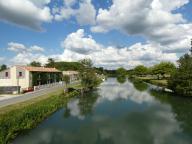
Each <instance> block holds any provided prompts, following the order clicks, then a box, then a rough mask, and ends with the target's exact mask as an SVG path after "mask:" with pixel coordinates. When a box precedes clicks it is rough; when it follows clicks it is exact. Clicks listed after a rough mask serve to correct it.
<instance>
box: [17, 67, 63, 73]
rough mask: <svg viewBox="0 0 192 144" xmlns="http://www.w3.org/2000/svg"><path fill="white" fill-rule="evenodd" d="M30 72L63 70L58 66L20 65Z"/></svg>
mask: <svg viewBox="0 0 192 144" xmlns="http://www.w3.org/2000/svg"><path fill="white" fill-rule="evenodd" d="M19 67H21V68H23V69H25V70H28V71H30V72H61V71H59V70H58V69H56V68H46V67H33V66H19Z"/></svg>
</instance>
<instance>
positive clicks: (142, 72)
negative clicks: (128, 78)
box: [133, 65, 148, 76]
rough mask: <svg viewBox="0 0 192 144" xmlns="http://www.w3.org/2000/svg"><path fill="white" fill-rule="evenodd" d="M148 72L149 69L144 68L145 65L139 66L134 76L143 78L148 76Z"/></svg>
mask: <svg viewBox="0 0 192 144" xmlns="http://www.w3.org/2000/svg"><path fill="white" fill-rule="evenodd" d="M147 72H148V68H147V67H145V66H143V65H138V66H136V67H135V69H134V72H133V73H134V74H135V75H138V76H143V75H146V74H147Z"/></svg>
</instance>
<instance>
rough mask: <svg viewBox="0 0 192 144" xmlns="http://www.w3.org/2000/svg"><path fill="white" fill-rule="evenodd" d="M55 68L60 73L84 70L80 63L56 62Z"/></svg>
mask: <svg viewBox="0 0 192 144" xmlns="http://www.w3.org/2000/svg"><path fill="white" fill-rule="evenodd" d="M55 68H57V69H58V70H60V71H68V70H74V71H79V70H80V69H81V68H82V64H80V63H79V62H55Z"/></svg>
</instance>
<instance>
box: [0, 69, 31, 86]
mask: <svg viewBox="0 0 192 144" xmlns="http://www.w3.org/2000/svg"><path fill="white" fill-rule="evenodd" d="M7 71H8V72H9V77H7V78H6V77H5V72H7ZM20 72H21V73H22V76H19V73H20ZM29 78H30V72H29V71H26V70H24V69H22V68H20V67H17V66H14V67H11V68H10V69H8V70H5V71H2V72H1V73H0V86H4V87H5V86H21V89H25V88H28V87H29V86H30V83H29V81H30V80H29Z"/></svg>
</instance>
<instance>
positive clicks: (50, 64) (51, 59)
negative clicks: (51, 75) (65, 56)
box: [45, 58, 56, 68]
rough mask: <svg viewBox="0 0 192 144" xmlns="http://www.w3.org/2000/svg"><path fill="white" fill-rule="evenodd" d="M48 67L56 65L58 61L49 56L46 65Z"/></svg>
mask: <svg viewBox="0 0 192 144" xmlns="http://www.w3.org/2000/svg"><path fill="white" fill-rule="evenodd" d="M45 66H46V67H52V68H53V67H55V66H56V63H55V60H54V59H53V58H48V61H47V64H46V65H45Z"/></svg>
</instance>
